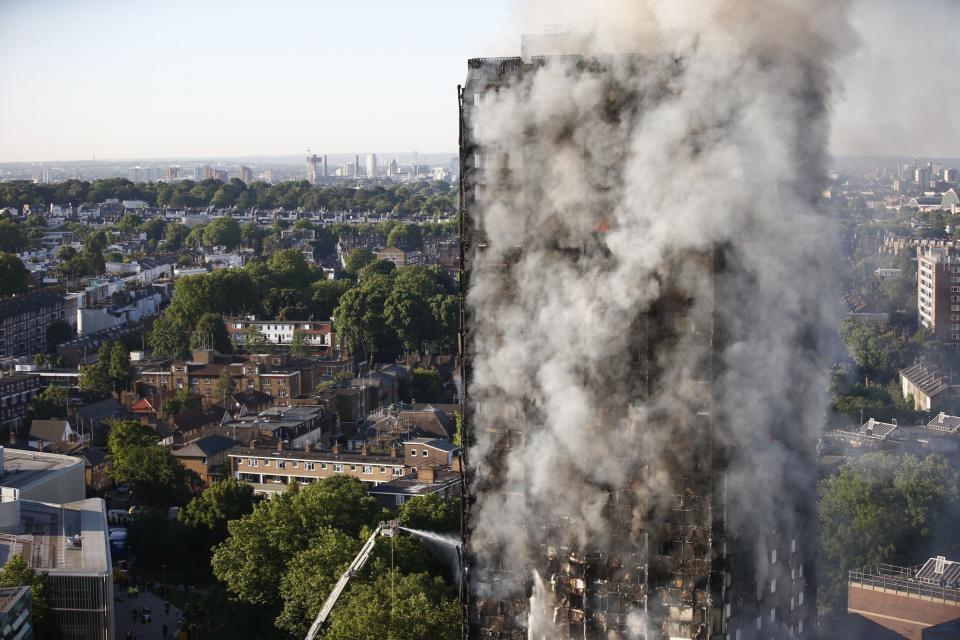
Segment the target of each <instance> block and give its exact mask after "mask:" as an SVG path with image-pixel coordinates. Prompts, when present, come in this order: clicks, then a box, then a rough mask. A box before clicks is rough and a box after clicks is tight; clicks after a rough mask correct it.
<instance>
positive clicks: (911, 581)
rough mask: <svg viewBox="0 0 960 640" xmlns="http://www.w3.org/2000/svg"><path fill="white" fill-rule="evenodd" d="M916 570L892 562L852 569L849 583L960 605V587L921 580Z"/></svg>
mask: <svg viewBox="0 0 960 640" xmlns="http://www.w3.org/2000/svg"><path fill="white" fill-rule="evenodd" d="M915 575H916V570H915V569H912V568H910V567H898V566H895V565H891V564H880V565H877V567H876V568H875V569H873V570H872V571H851V572H850V574H849V582H848V584H849V585H851V586H854V585H855V586H858V587H863V588H865V589H883V590H886V591H894V592H896V593H900V594H903V595H907V596H914V597H917V598H929V599H935V600H943V601H945V602H950V603H953V604H955V605H957V606H960V589H953V588H950V587H942V586H939V585H934V584H929V583H925V582H920V581H919V580H917V579H916V578H915Z"/></svg>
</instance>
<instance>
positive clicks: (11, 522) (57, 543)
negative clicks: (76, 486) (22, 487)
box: [0, 498, 115, 640]
mask: <svg viewBox="0 0 960 640" xmlns="http://www.w3.org/2000/svg"><path fill="white" fill-rule="evenodd" d="M16 555H20V556H22V557H23V559H24V561H25V562H26V563H27V565H28V566H30V567H31V568H33V569H35V570H37V571H41V572H43V573H46V574H47V575H48V576H49V577H50V582H51V585H52V587H53V594H52V607H53V610H54V613H55V614H56V616H57V619H58V621H59V623H60V628H61V630H62V633H63V637H64V638H71V639H74V638H76V639H77V640H114V638H115V630H114V606H113V567H112V561H111V557H110V544H109V541H108V539H107V508H106V503H105V502H104V501H103V500H100V499H99V498H91V499H88V500H79V501H76V502H67V503H65V504H55V503H48V502H34V501H30V500H11V501H4V502H0V564H6V563H7V562H9V561H10V559H11V558H13V557H14V556H16Z"/></svg>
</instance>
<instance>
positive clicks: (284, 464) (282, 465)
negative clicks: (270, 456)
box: [277, 460, 287, 469]
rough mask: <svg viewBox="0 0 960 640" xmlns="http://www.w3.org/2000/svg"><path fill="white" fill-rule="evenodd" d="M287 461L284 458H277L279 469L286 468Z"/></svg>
mask: <svg viewBox="0 0 960 640" xmlns="http://www.w3.org/2000/svg"><path fill="white" fill-rule="evenodd" d="M286 468H287V463H286V462H284V461H283V460H277V469H286Z"/></svg>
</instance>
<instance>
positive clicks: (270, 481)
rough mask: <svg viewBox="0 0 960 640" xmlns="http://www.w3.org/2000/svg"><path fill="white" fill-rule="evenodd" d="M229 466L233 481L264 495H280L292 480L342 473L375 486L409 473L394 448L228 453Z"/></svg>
mask: <svg viewBox="0 0 960 640" xmlns="http://www.w3.org/2000/svg"><path fill="white" fill-rule="evenodd" d="M230 465H231V470H232V475H233V477H234V478H236V479H237V480H241V481H243V482H247V483H249V484H251V485H253V490H254V492H256V493H258V494H260V495H267V496H269V495H272V494H274V493H282V492H283V491H285V490H286V489H287V487H288V486H289V485H290V484H291V483H292V482H294V481H296V482H298V483H300V484H309V483H311V482H316V481H317V480H321V479H323V478H332V477H333V476H337V475H344V474H345V475H349V476H353V477H354V478H357V479H358V480H360V481H361V482H363V483H365V484H368V485H370V486H371V487H375V486H377V485H380V484H383V483H385V482H390V481H391V480H394V479H396V478H402V477H404V476H406V475H407V474H409V473H410V467H408V465H407V464H406V463H405V462H404V459H403V458H402V457H401V454H400V453H399V451H398V450H396V449H394V450H392V453H387V454H382V453H371V452H370V451H369V450H367V449H364V450H363V451H361V452H357V453H344V452H341V451H340V449H339V448H338V447H334V448H333V449H332V450H330V451H295V450H280V451H278V450H269V449H248V450H245V451H237V452H234V453H231V454H230Z"/></svg>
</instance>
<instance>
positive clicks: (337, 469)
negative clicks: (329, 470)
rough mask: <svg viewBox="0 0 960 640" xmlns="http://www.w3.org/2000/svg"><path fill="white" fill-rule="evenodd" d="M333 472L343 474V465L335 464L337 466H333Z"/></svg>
mask: <svg viewBox="0 0 960 640" xmlns="http://www.w3.org/2000/svg"><path fill="white" fill-rule="evenodd" d="M333 470H334V472H336V473H343V465H342V464H335V465H333Z"/></svg>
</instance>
